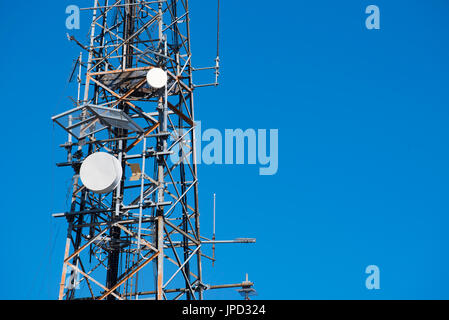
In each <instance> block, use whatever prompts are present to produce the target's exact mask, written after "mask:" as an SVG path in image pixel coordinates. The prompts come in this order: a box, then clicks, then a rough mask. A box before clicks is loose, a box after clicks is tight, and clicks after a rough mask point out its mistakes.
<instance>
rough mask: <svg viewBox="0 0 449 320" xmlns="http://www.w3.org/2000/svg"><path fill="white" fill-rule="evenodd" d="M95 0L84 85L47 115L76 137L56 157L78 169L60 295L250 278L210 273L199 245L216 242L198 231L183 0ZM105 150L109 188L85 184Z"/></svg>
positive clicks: (178, 294)
mask: <svg viewBox="0 0 449 320" xmlns="http://www.w3.org/2000/svg"><path fill="white" fill-rule="evenodd" d="M93 2H94V5H93V7H91V8H84V9H82V10H83V11H91V12H92V23H91V31H90V43H89V45H88V46H87V47H84V48H85V49H87V51H88V52H87V57H88V59H87V62H86V63H80V65H82V67H83V78H84V81H82V83H83V84H84V88H81V86H80V88H79V93H78V101H77V106H76V108H74V109H70V110H68V111H66V112H64V113H62V114H59V115H56V116H54V117H53V118H52V119H53V121H55V122H56V123H57V124H59V125H60V126H61V127H62V128H63V129H64V130H66V131H67V132H68V133H69V136H70V139H68V142H66V143H65V144H63V145H62V147H64V148H65V149H66V150H67V161H66V162H62V163H58V164H57V165H58V166H60V167H72V168H73V170H74V174H73V185H72V187H71V193H72V198H71V206H70V210H69V211H67V212H63V213H58V214H54V216H55V217H60V218H65V219H66V220H67V223H68V230H67V240H66V247H65V253H64V262H63V268H62V269H63V270H62V276H61V282H60V291H59V299H61V300H62V299H99V300H103V299H111V300H115V299H120V300H121V299H139V298H140V297H149V298H152V299H158V300H163V299H182V298H184V299H188V300H191V299H203V298H204V295H203V292H204V290H206V289H218V288H229V287H232V288H234V287H242V286H243V285H245V286H248V284H250V285H252V283H249V282H247V281H246V282H244V283H242V284H234V285H224V286H223V285H222V286H210V285H206V284H204V283H203V275H202V257H206V258H208V259H210V260H212V261H215V258H210V257H209V256H207V255H205V254H204V253H203V246H207V245H210V244H213V245H215V243H216V241H215V238H214V239H213V240H210V239H207V238H205V237H203V236H201V235H200V221H199V220H200V214H199V206H198V201H199V199H198V174H197V173H198V170H197V159H196V156H197V154H196V144H195V138H196V134H195V130H196V128H195V114H194V100H193V95H194V90H195V88H196V87H198V86H195V85H194V83H193V72H194V71H195V69H194V68H193V67H192V59H191V50H190V45H191V43H190V27H189V22H190V16H189V2H188V0H155V1H139V0H93ZM71 39H73V38H72V37H71ZM84 56H86V55H84ZM205 69H215V68H205ZM153 71H155V72H156V71H157V72H159V73H158V74H159V75H158V76H156V78H155V80H157V81H160V80H161V78H158V77H160V73H161V72H162V73H163V75H165V76H166V77H165V79H164V83H163V85H161V86H159V85H157V84H154V82H152V81H151V79H150V77H151V76H150V74H151V73H152V72H153ZM215 71H216V72H217V74H218V70H217V69H215ZM153 80H154V79H153ZM157 81H156V82H157ZM83 89H84V97H83V98H82V100H81V99H80V97H81V96H82V95H81V94H80V92H81V90H83ZM98 153H107V154H108V155H110V156H113V157H114V158H115V159H117V160H118V163H120V164H121V172H122V175H121V179H120V181H118V183H117V185H116V186H115V187H114V189H113V190H112V191H110V190H107V191H105V192H98V191H94V190H93V189H89V186H88V184H86V183H83V174H82V172H81V171H82V170H81V168H82V166H83V164H84V163H86V162H87V161H86V159H87V158H89V157H90V156H92V155H96V154H98ZM254 241H255V240H253V239H239V240H234V241H228V242H226V241H225V242H222V243H238V242H244V243H250V242H254ZM151 266H152V268H151Z"/></svg>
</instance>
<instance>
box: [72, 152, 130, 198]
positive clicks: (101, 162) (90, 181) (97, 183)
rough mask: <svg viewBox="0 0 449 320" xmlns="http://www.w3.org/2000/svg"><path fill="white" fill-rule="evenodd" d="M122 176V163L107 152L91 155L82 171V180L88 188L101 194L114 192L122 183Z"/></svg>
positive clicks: (83, 165)
mask: <svg viewBox="0 0 449 320" xmlns="http://www.w3.org/2000/svg"><path fill="white" fill-rule="evenodd" d="M122 174H123V170H122V165H121V164H120V161H118V159H117V158H116V157H114V156H112V155H110V154H109V153H106V152H97V153H93V154H91V155H90V156H88V157H87V158H86V159H85V160H84V161H83V164H82V165H81V169H80V178H81V181H82V182H83V184H84V185H85V186H86V188H87V189H89V190H91V191H93V192H95V193H99V194H103V193H109V192H111V191H113V190H114V189H115V188H116V187H117V186H118V184H119V183H120V181H121V179H122Z"/></svg>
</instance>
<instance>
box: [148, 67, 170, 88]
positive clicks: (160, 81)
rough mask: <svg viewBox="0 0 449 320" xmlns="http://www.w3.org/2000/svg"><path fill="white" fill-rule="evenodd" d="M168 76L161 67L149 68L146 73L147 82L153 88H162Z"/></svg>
mask: <svg viewBox="0 0 449 320" xmlns="http://www.w3.org/2000/svg"><path fill="white" fill-rule="evenodd" d="M167 81H168V77H167V72H165V71H164V70H162V69H161V68H153V69H150V71H148V73H147V82H148V84H149V85H150V87H153V88H155V89H160V88H163V87H165V86H166V85H167Z"/></svg>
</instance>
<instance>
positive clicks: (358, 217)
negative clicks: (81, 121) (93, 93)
mask: <svg viewBox="0 0 449 320" xmlns="http://www.w3.org/2000/svg"><path fill="white" fill-rule="evenodd" d="M190 2H191V15H192V36H193V54H194V57H193V58H194V60H193V61H194V63H195V64H196V65H197V66H205V65H210V64H212V62H213V61H212V60H213V59H214V58H215V57H214V54H215V48H214V45H215V44H214V41H215V39H214V38H215V1H199V0H196V1H195V0H191V1H190ZM90 3H91V1H88V0H83V1H66V0H64V1H39V2H29V1H15V2H11V1H9V2H5V1H2V2H0V15H1V16H0V17H1V19H0V43H2V50H1V53H0V55H1V59H0V70H1V74H2V77H0V87H1V96H2V115H3V117H2V118H3V122H2V123H3V130H2V150H3V151H2V157H1V160H0V161H1V167H2V178H3V182H2V183H1V184H0V188H1V194H2V196H3V198H2V205H1V207H2V210H1V211H2V222H1V226H0V228H1V229H0V243H1V250H0V283H1V285H0V298H2V299H5V298H10V299H54V298H56V297H57V291H58V281H59V278H60V272H61V264H62V257H63V246H64V235H65V232H66V224H65V223H64V221H63V220H54V219H53V218H51V213H52V212H61V211H64V210H66V208H67V207H66V201H65V200H66V196H67V187H68V182H69V178H70V170H69V169H58V168H56V167H55V166H54V163H55V162H57V161H61V160H63V159H64V154H63V152H61V151H60V150H57V149H58V148H57V146H58V145H59V144H60V143H62V142H63V140H64V135H63V133H62V132H61V130H60V129H59V128H53V126H52V123H51V121H50V117H51V116H52V115H53V114H56V113H58V112H62V111H64V110H65V109H67V108H69V107H70V100H69V99H68V98H67V96H69V95H73V96H74V95H75V94H76V92H75V90H74V88H72V87H70V86H69V87H67V78H68V76H69V73H70V70H71V65H72V59H73V58H75V56H77V54H78V52H79V48H77V47H76V46H74V45H73V44H72V43H69V42H68V41H67V39H66V35H65V34H66V32H67V30H66V29H65V19H66V14H65V8H66V6H67V5H69V4H79V5H80V6H81V7H85V6H90ZM370 4H375V5H378V6H379V8H380V11H381V29H380V30H367V29H366V28H365V18H366V16H367V15H366V14H365V8H366V7H367V6H368V5H370ZM277 6H278V7H277ZM89 20H90V17H89V16H88V14H86V13H84V14H83V15H82V25H83V27H84V29H82V30H80V31H77V32H75V33H74V34H75V35H76V36H77V37H78V38H79V39H80V40H83V41H85V40H86V35H87V33H88V32H87V31H88V30H87V29H86V24H88V23H89ZM221 31H222V57H221V59H222V77H221V84H222V85H221V86H220V87H219V88H216V89H214V88H207V89H202V90H198V92H197V96H196V115H197V118H198V120H201V121H202V124H203V127H205V128H217V129H219V130H221V131H224V130H225V129H227V128H231V129H234V128H242V129H246V128H254V129H258V128H262V129H270V128H273V129H279V171H278V174H277V175H275V176H265V177H262V176H259V175H258V167H257V166H254V165H242V166H236V165H234V166H225V165H222V166H205V165H201V166H200V167H199V170H200V209H201V213H202V229H203V231H204V232H205V234H206V235H210V232H211V229H212V223H211V211H212V194H213V193H214V192H216V193H217V215H218V218H217V219H218V221H217V224H218V225H217V237H218V238H220V239H228V238H231V239H232V238H236V237H245V236H246V237H256V238H257V240H258V241H257V244H256V245H224V246H221V247H219V248H218V249H217V255H218V258H219V261H218V263H217V264H216V265H215V267H214V268H213V269H212V268H211V267H210V265H209V264H208V263H207V262H205V263H204V267H205V282H207V283H212V284H219V283H234V282H240V281H242V280H243V279H244V275H245V272H248V273H249V276H250V280H252V281H254V282H255V283H256V289H257V291H258V292H259V296H258V297H257V298H259V299H441V298H445V299H449V273H448V270H449V233H448V231H447V230H448V227H449V197H448V195H449V139H448V138H449V125H448V124H449V110H448V108H449V44H448V42H449V41H448V40H449V3H448V2H447V1H445V0H431V1H424V0H421V1H417V0H414V1H412V0H408V1H398V0H389V1H385V0H373V1H331V0H327V1H323V0H313V1H312V0H301V1H294V0H289V1H268V0H259V1H256V0H248V1H231V0H228V1H227V0H225V1H222V30H221ZM273 78H274V79H276V81H272V79H273ZM371 264H375V265H377V266H379V268H380V271H381V275H380V285H381V289H380V290H378V291H369V290H367V289H366V288H365V278H366V276H367V275H366V274H365V273H364V271H365V268H366V266H368V265H371ZM206 297H208V298H218V299H223V298H228V299H237V298H239V296H238V294H237V293H236V292H235V291H234V290H228V291H223V292H216V293H210V294H208V295H207V296H206Z"/></svg>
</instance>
